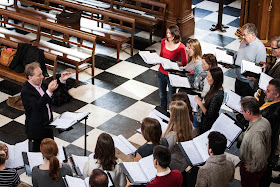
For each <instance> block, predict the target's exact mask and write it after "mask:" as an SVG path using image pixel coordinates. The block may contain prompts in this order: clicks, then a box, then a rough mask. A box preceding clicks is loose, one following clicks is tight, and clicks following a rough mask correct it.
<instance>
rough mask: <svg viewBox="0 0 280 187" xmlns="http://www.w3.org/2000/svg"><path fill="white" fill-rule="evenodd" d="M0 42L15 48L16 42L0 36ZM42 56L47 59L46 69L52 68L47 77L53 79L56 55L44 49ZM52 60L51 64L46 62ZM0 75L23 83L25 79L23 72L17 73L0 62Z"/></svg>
mask: <svg viewBox="0 0 280 187" xmlns="http://www.w3.org/2000/svg"><path fill="white" fill-rule="evenodd" d="M0 44H1V45H5V46H8V47H12V48H14V49H16V48H17V46H18V43H17V42H15V41H12V40H9V39H6V38H2V37H0ZM44 56H45V58H46V59H47V61H46V67H47V68H48V69H52V72H53V74H52V77H49V78H48V79H51V78H52V79H55V77H56V68H57V55H54V54H51V53H49V52H46V51H44ZM49 61H52V62H53V64H48V63H47V62H49ZM0 76H1V77H4V78H8V79H12V80H15V81H17V82H20V83H24V82H25V81H26V80H27V79H26V77H25V74H24V73H17V72H15V71H13V70H11V69H10V68H9V67H6V66H3V65H2V64H0Z"/></svg>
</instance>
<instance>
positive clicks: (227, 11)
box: [223, 6, 240, 17]
mask: <svg viewBox="0 0 280 187" xmlns="http://www.w3.org/2000/svg"><path fill="white" fill-rule="evenodd" d="M223 14H227V15H230V16H234V17H239V16H240V9H238V8H234V7H230V6H226V7H224V11H223Z"/></svg>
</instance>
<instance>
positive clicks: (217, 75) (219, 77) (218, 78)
mask: <svg viewBox="0 0 280 187" xmlns="http://www.w3.org/2000/svg"><path fill="white" fill-rule="evenodd" d="M209 72H210V74H211V76H212V78H213V84H212V85H211V86H210V90H209V91H208V92H207V94H206V95H205V97H204V101H205V103H204V106H205V108H208V107H209V104H210V101H211V99H212V97H213V95H214V94H215V93H216V92H217V91H218V90H219V89H220V88H222V86H223V82H224V74H223V71H222V69H221V68H220V67H212V68H210V70H209Z"/></svg>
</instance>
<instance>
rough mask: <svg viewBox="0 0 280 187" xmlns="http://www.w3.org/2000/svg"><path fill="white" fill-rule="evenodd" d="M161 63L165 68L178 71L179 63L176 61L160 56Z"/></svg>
mask: <svg viewBox="0 0 280 187" xmlns="http://www.w3.org/2000/svg"><path fill="white" fill-rule="evenodd" d="M161 65H162V67H163V69H165V70H177V71H180V68H179V65H178V63H177V62H171V61H170V60H169V59H166V58H162V61H161Z"/></svg>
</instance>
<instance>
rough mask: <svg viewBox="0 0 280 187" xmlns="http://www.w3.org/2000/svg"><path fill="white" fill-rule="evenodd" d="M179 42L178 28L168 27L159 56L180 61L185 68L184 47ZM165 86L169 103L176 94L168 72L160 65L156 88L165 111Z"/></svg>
mask: <svg viewBox="0 0 280 187" xmlns="http://www.w3.org/2000/svg"><path fill="white" fill-rule="evenodd" d="M180 41H181V36H180V30H179V27H178V26H177V25H172V26H169V27H168V28H167V30H166V38H164V39H162V40H161V48H160V56H161V57H163V58H167V59H169V60H172V61H179V60H180V59H181V62H178V64H179V65H180V66H185V65H186V64H187V62H188V57H187V52H186V46H185V45H184V44H183V43H182V42H180ZM167 85H168V90H169V95H168V99H169V102H171V101H172V95H173V94H174V93H175V92H176V89H175V88H173V87H172V86H171V84H170V81H169V77H168V71H165V70H164V69H163V67H162V65H160V66H159V69H158V87H159V95H160V103H161V107H162V108H163V109H167V91H166V86H167Z"/></svg>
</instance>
